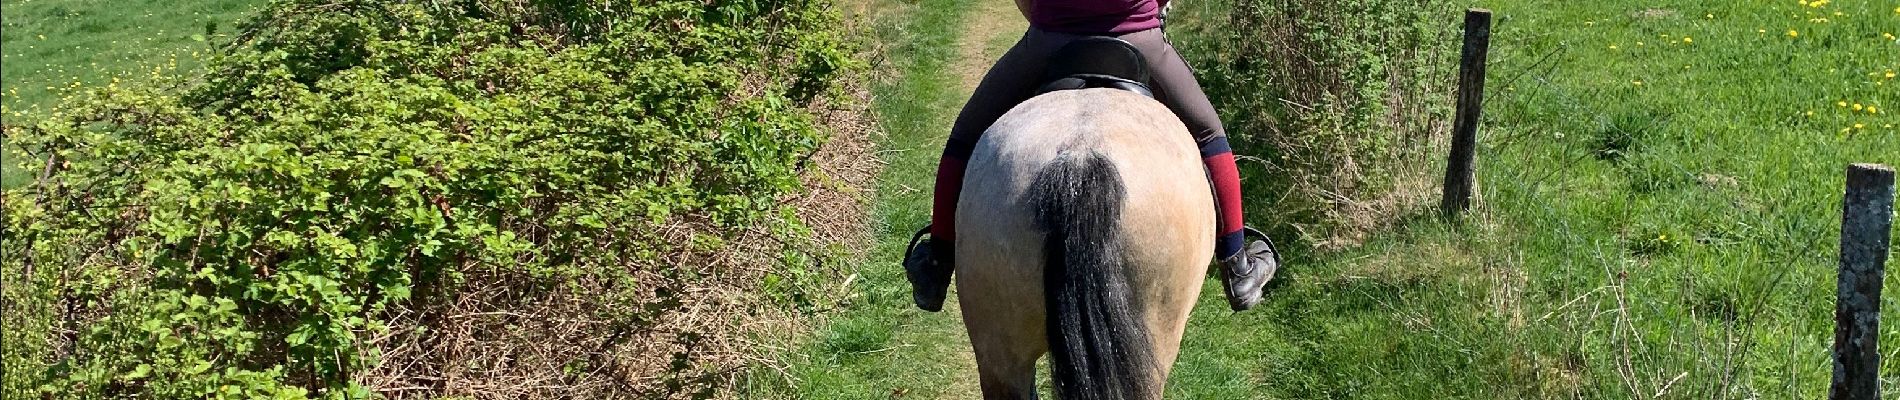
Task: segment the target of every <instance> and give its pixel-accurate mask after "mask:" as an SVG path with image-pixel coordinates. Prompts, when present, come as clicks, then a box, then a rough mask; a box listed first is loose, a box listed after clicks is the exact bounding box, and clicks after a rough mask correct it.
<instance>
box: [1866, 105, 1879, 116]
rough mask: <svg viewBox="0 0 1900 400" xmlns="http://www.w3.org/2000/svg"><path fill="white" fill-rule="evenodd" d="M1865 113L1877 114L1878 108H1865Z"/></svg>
mask: <svg viewBox="0 0 1900 400" xmlns="http://www.w3.org/2000/svg"><path fill="white" fill-rule="evenodd" d="M1867 113H1868V114H1879V113H1880V107H1874V106H1867Z"/></svg>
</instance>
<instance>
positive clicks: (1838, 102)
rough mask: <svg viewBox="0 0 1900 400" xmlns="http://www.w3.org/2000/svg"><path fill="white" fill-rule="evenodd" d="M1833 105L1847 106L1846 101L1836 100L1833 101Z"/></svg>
mask: <svg viewBox="0 0 1900 400" xmlns="http://www.w3.org/2000/svg"><path fill="white" fill-rule="evenodd" d="M1834 105H1837V106H1841V107H1847V102H1845V101H1836V102H1834Z"/></svg>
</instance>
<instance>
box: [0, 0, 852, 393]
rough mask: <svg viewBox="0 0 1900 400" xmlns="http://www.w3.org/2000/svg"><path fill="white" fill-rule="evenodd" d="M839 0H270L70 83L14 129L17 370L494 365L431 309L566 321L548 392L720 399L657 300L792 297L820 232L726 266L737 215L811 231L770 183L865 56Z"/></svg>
mask: <svg viewBox="0 0 1900 400" xmlns="http://www.w3.org/2000/svg"><path fill="white" fill-rule="evenodd" d="M832 13H833V11H832V10H831V8H830V7H829V5H828V4H827V3H826V2H825V1H824V0H737V1H717V2H703V1H684V0H654V1H642V2H635V3H627V2H618V1H608V0H559V1H527V0H455V1H439V2H437V1H431V2H386V1H372V0H278V1H276V2H274V3H272V4H271V5H269V6H268V7H266V8H265V9H264V10H263V11H262V12H260V13H259V14H257V17H254V18H253V19H251V20H250V21H248V22H247V23H245V24H243V25H241V26H239V27H238V29H237V32H236V33H235V34H234V35H231V36H229V38H228V40H229V41H228V44H226V45H223V46H221V47H220V49H219V51H217V52H216V53H215V54H214V55H212V56H211V58H210V59H209V60H208V62H207V67H206V68H205V69H204V70H202V71H199V72H197V73H194V74H191V75H187V76H183V77H179V78H178V79H175V80H173V81H171V82H172V83H173V84H171V85H147V86H134V87H118V86H116V85H115V86H114V87H108V88H96V89H88V90H85V91H82V92H79V93H76V94H75V96H74V97H73V98H72V99H71V100H69V101H67V102H65V103H63V104H62V105H61V106H60V107H59V108H58V109H57V110H56V111H53V112H50V113H48V116H47V117H46V118H44V119H42V120H39V121H36V122H34V123H32V124H28V125H23V126H10V127H7V129H6V131H5V132H6V136H7V140H8V141H9V142H10V143H12V144H15V145H18V146H20V147H21V148H23V149H25V151H26V154H28V156H27V157H21V159H18V160H8V161H9V162H19V163H21V164H25V165H27V166H29V168H30V170H31V171H36V172H38V176H37V180H36V181H35V182H33V183H30V184H28V185H26V186H23V187H20V188H17V189H12V190H9V191H7V192H6V193H5V198H4V200H5V203H6V204H5V221H4V222H5V223H4V229H5V231H4V236H5V238H4V239H5V240H4V244H0V255H3V256H4V260H5V266H4V268H0V271H3V272H0V279H4V282H5V284H6V287H5V289H4V290H5V292H4V293H5V296H4V297H5V301H6V312H5V321H4V322H5V325H6V328H5V335H6V337H5V339H6V340H5V342H6V344H5V348H4V357H5V363H6V367H5V368H6V373H5V375H6V376H5V378H4V380H5V382H4V385H5V392H6V393H7V396H6V397H8V398H15V397H20V398H26V397H41V396H51V397H56V398H66V397H156V398H200V397H236V398H256V397H273V398H303V397H325V398H363V397H372V396H378V395H384V396H392V395H393V396H407V395H413V394H423V395H428V394H430V393H433V394H434V395H444V394H449V395H454V394H458V393H459V394H469V393H471V392H470V391H471V390H476V389H466V388H465V389H463V391H462V392H457V391H456V390H458V389H456V383H455V382H456V381H455V379H464V382H466V381H467V379H470V378H464V377H462V376H476V375H482V374H487V375H484V376H489V377H493V376H495V373H494V372H493V371H495V370H497V369H507V368H511V366H510V365H490V364H492V363H490V362H489V361H482V360H486V359H481V358H480V357H479V356H480V354H474V355H467V354H462V353H468V352H479V351H482V350H481V349H456V348H451V347H450V346H448V345H449V344H452V343H450V341H449V340H448V339H442V338H441V337H439V336H440V335H441V333H437V332H434V331H431V329H443V328H442V327H445V326H451V325H455V324H467V323H471V322H467V321H485V322H479V323H482V324H485V325H483V326H485V327H492V328H494V329H493V332H487V331H484V332H486V333H483V334H486V335H501V336H506V335H511V334H512V335H516V336H515V337H516V339H518V340H522V341H542V342H547V341H563V340H573V341H575V342H574V343H571V344H573V345H572V346H567V347H555V348H565V349H570V350H574V352H575V353H574V354H556V355H550V356H548V357H547V360H542V361H547V362H550V363H553V364H551V365H557V366H558V367H559V368H558V369H557V371H556V372H559V371H563V370H564V371H566V373H565V374H559V373H556V374H550V375H557V376H551V377H546V378H548V379H552V381H550V383H548V385H552V386H560V385H567V386H568V387H570V388H578V389H574V390H573V391H567V392H560V391H555V392H547V391H543V392H539V393H543V394H547V393H553V394H552V395H563V394H565V395H576V394H577V393H579V394H582V395H586V394H589V393H591V394H592V395H638V396H643V397H671V396H689V395H690V396H694V397H704V396H711V395H713V394H714V390H716V389H717V388H719V387H722V386H721V385H723V383H722V382H721V379H723V378H722V376H723V375H722V374H725V373H726V372H729V371H730V370H731V368H730V365H721V362H714V361H708V360H707V359H705V357H704V356H703V353H701V352H699V351H700V350H696V349H698V348H700V347H704V346H705V345H706V343H707V342H708V341H709V340H710V339H706V337H707V336H709V335H714V334H716V332H693V331H692V330H693V329H697V328H696V326H684V327H682V326H669V324H675V323H681V322H679V321H681V318H682V317H680V316H679V315H678V314H679V313H682V312H685V310H690V309H694V307H693V306H691V305H689V304H684V303H685V302H687V301H690V300H686V299H689V298H693V297H694V296H701V295H700V294H698V293H700V290H698V289H696V288H699V287H702V286H705V285H706V282H720V283H722V284H728V285H737V286H740V289H752V288H756V287H757V286H758V285H760V284H759V283H758V282H757V281H752V280H748V279H750V278H764V280H767V281H770V282H771V285H770V290H771V291H772V292H771V294H772V296H771V297H770V298H772V299H777V301H778V302H777V303H773V304H768V305H767V306H769V307H779V308H783V307H797V306H801V305H804V306H808V305H809V301H810V300H807V297H808V296H806V295H805V294H804V293H803V290H804V289H802V287H803V285H804V283H802V282H806V281H809V280H810V278H809V277H805V276H802V275H800V274H801V273H804V272H803V271H806V270H807V268H806V267H807V266H809V264H810V263H811V260H810V259H809V258H808V257H804V256H800V255H795V254H794V255H790V256H784V257H780V256H777V255H774V254H764V255H756V256H754V257H751V258H739V260H752V261H758V262H763V263H766V267H763V268H758V267H755V268H753V270H754V271H763V272H756V273H751V275H743V276H742V277H741V278H733V277H729V276H722V274H723V273H725V272H726V271H721V270H720V269H719V268H721V266H723V265H732V264H735V263H737V261H732V260H734V258H732V257H730V256H729V254H727V253H728V252H733V251H740V250H739V249H733V248H731V247H732V246H735V243H738V239H739V238H738V234H737V233H734V232H749V231H758V230H766V231H768V232H769V233H770V234H771V235H772V236H775V237H777V238H778V239H777V240H779V241H783V242H788V243H796V242H797V241H798V240H800V238H801V237H803V235H804V234H805V228H803V227H802V226H801V225H800V224H799V223H798V221H797V220H796V219H795V218H792V217H791V213H790V211H791V210H789V209H788V208H787V207H786V206H785V205H784V204H782V202H781V200H782V199H783V198H785V197H786V196H788V195H790V194H792V193H794V192H796V191H798V190H800V187H801V185H800V179H799V176H800V173H801V168H802V166H801V165H802V162H803V161H804V160H805V159H806V158H807V157H809V156H810V155H811V154H812V152H813V151H815V150H816V149H817V148H818V146H820V145H821V144H822V143H824V142H825V141H826V140H827V138H828V132H827V130H826V128H825V127H824V126H820V124H819V120H818V117H817V116H816V115H815V114H814V112H813V105H814V104H815V103H820V102H824V101H826V99H828V98H831V97H834V96H837V95H838V90H837V89H836V85H835V83H836V81H837V80H838V79H840V77H841V74H842V73H844V72H845V71H848V70H849V68H850V66H851V64H852V60H851V59H850V55H851V54H852V52H851V51H850V50H849V49H847V48H846V46H845V45H844V41H843V40H842V39H841V35H840V33H839V32H837V31H835V28H833V27H834V26H836V25H837V24H836V21H835V16H834V15H833V14H832ZM721 260H724V261H721ZM714 263H724V264H714ZM779 269H783V270H784V271H782V272H781V271H777V270H779ZM767 273H770V274H771V275H770V276H765V275H764V274H767ZM558 302H566V303H561V304H560V305H559V306H558V307H557V306H548V305H547V304H551V303H558ZM515 306H521V307H528V306H536V307H541V308H538V309H539V310H544V311H547V310H561V312H566V313H569V314H566V315H522V314H527V313H525V312H523V313H513V312H509V309H510V307H515ZM745 307H746V306H743V305H741V306H730V307H726V308H722V310H728V311H730V310H744V309H745ZM465 310H478V311H485V312H473V313H471V312H461V311H465ZM550 312H553V311H550ZM510 314H517V315H513V316H510ZM738 317H740V316H734V315H724V316H719V315H715V316H710V317H707V316H694V318H711V319H720V318H725V319H732V318H738ZM557 319H558V320H559V321H583V322H577V323H573V324H568V325H561V326H566V327H569V328H571V329H569V331H564V332H549V331H535V330H532V329H529V328H532V327H535V326H550V325H549V324H555V323H554V322H550V321H552V320H557ZM508 329H516V330H508ZM523 329H526V330H523ZM471 340H472V339H471ZM484 340H485V339H484ZM660 342H664V343H662V344H668V343H670V344H672V346H659V345H654V343H660ZM458 343H459V342H458ZM636 345H637V346H645V347H639V348H640V349H647V350H646V351H661V350H664V351H665V352H661V353H654V354H635V355H632V356H628V355H627V354H624V353H625V351H617V350H626V349H628V348H629V347H627V346H636ZM654 349H661V350H654ZM390 351H402V352H405V354H406V355H403V356H401V357H400V358H402V361H403V363H398V364H390V363H389V362H390V359H391V355H390V354H385V353H386V352H390ZM525 357H527V356H525V355H523V356H519V357H517V356H516V355H508V356H507V358H510V361H507V362H516V363H525V362H527V361H523V360H519V359H524V358H525ZM630 357H631V358H630ZM550 360H551V361H550ZM477 361H480V362H477ZM647 361H650V362H649V363H648V364H653V365H660V366H661V367H659V368H660V369H659V370H658V372H653V373H651V374H649V372H651V371H650V370H649V369H643V368H645V367H644V366H641V365H630V363H632V364H639V363H641V362H647ZM458 363H459V364H458ZM411 364H425V365H423V366H420V367H417V366H414V365H411ZM476 364H480V365H476ZM514 367H519V366H514ZM418 368H420V369H421V370H424V371H425V372H430V373H426V374H424V373H413V372H414V370H416V369H418ZM403 371H409V372H411V373H409V374H407V375H404V374H403V373H402V372H403ZM430 375H434V376H430ZM602 381H606V382H609V383H608V384H601V383H599V382H602ZM590 382H592V383H590ZM548 385H542V386H548ZM589 385H591V386H589ZM537 387H539V386H537ZM501 393H507V394H509V395H511V396H513V395H524V393H527V392H501ZM476 394H479V393H476Z"/></svg>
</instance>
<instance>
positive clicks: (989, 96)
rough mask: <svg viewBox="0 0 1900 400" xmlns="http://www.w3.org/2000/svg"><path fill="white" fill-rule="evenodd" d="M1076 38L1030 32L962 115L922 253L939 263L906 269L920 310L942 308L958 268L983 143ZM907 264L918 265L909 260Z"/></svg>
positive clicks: (942, 166)
mask: <svg viewBox="0 0 1900 400" xmlns="http://www.w3.org/2000/svg"><path fill="white" fill-rule="evenodd" d="M1074 38H1075V36H1073V35H1066V34H1059V33H1049V32H1043V31H1041V30H1038V29H1035V28H1030V29H1029V31H1028V32H1026V33H1024V34H1023V37H1022V39H1020V40H1018V41H1017V42H1016V45H1015V46H1013V47H1011V48H1010V49H1009V52H1007V53H1004V54H1003V57H1002V58H1001V59H998V60H997V61H996V65H994V66H991V67H990V70H989V72H988V73H986V74H984V75H983V80H982V81H981V83H978V84H977V86H976V90H975V92H973V93H971V94H970V101H969V102H966V103H964V104H963V110H962V111H961V112H959V113H957V120H956V123H955V124H954V125H952V126H951V128H950V139H949V140H948V143H945V144H944V149H943V155H942V157H941V158H940V159H939V160H938V163H937V183H936V189H935V190H933V191H932V195H933V196H934V198H933V202H932V204H931V207H930V241H929V243H928V245H927V246H925V247H927V248H925V249H921V250H922V251H928V252H930V253H931V255H932V256H934V260H933V261H931V262H929V263H928V265H918V266H913V265H906V266H905V268H906V273H908V274H909V275H910V276H909V278H910V280H911V285H912V288H911V290H912V297H913V300H914V301H916V302H917V306H918V308H922V309H924V310H927V311H937V310H940V309H942V303H943V297H944V292H945V291H946V290H947V286H949V285H950V273H951V271H952V270H954V268H955V267H954V257H955V252H956V246H955V245H954V243H955V240H956V234H957V231H956V220H957V200H958V196H959V194H961V193H962V190H963V172H964V168H965V167H966V164H967V162H968V161H969V159H970V152H971V151H972V150H974V149H975V148H976V141H977V139H978V138H981V137H982V136H983V131H985V130H988V129H989V127H990V124H991V123H994V122H996V119H997V118H1001V117H1002V116H1003V113H1006V112H1009V109H1010V108H1013V107H1015V106H1016V104H1017V103H1021V102H1022V101H1023V100H1027V99H1029V97H1030V96H1032V95H1034V94H1035V90H1036V86H1037V85H1040V84H1041V82H1040V81H1041V80H1042V74H1043V69H1045V67H1046V66H1047V63H1048V58H1049V55H1050V54H1051V53H1054V52H1055V51H1056V49H1058V48H1060V47H1062V45H1063V44H1066V43H1068V42H1069V41H1072V40H1074ZM919 262H923V261H921V260H920V261H919ZM906 263H907V264H911V263H912V262H911V261H909V260H906ZM913 270H915V271H913Z"/></svg>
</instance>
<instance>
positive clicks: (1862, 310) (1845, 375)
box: [1827, 164, 1893, 400]
mask: <svg viewBox="0 0 1900 400" xmlns="http://www.w3.org/2000/svg"><path fill="white" fill-rule="evenodd" d="M1892 229H1893V168H1889V167H1887V166H1885V165H1879V164H1854V165H1849V166H1847V193H1846V195H1845V196H1843V197H1842V199H1841V270H1840V277H1839V278H1837V280H1836V281H1835V282H1836V285H1837V286H1836V290H1838V293H1837V294H1836V298H1835V302H1834V382H1833V385H1832V386H1831V387H1830V389H1828V393H1827V398H1828V399H1830V400H1875V399H1878V398H1879V397H1880V342H1879V338H1880V280H1881V278H1882V277H1883V275H1885V273H1886V264H1887V242H1888V240H1889V239H1891V237H1890V236H1891V232H1892Z"/></svg>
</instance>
